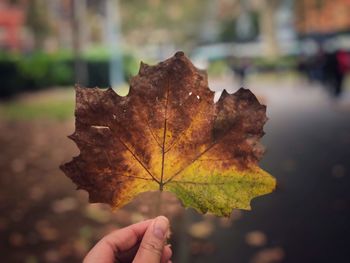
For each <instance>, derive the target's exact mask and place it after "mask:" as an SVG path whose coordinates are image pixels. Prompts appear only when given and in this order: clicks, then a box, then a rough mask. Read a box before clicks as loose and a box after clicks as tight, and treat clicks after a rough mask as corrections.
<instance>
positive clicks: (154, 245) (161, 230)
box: [133, 216, 169, 263]
mask: <svg viewBox="0 0 350 263" xmlns="http://www.w3.org/2000/svg"><path fill="white" fill-rule="evenodd" d="M168 230H169V220H168V219H167V218H166V217H165V216H158V217H157V218H155V219H154V220H153V222H152V224H150V225H149V227H148V228H147V230H146V233H145V235H144V236H143V239H142V241H141V244H140V248H139V250H138V251H137V254H136V256H135V258H134V261H133V262H134V263H144V262H147V263H159V262H160V259H161V257H162V253H163V249H164V245H165V240H166V236H167V232H168Z"/></svg>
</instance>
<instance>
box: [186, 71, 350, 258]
mask: <svg viewBox="0 0 350 263" xmlns="http://www.w3.org/2000/svg"><path fill="white" fill-rule="evenodd" d="M212 84H213V85H215V82H214V83H212ZM218 86H222V83H220V84H219V85H218ZM248 86H249V88H251V89H252V90H253V91H254V93H255V94H256V95H257V97H258V98H259V100H260V101H261V102H263V103H264V104H266V105H267V109H268V117H269V121H268V123H267V125H266V126H265V131H266V135H265V137H264V139H263V143H264V145H265V146H266V147H267V152H266V154H265V156H264V158H263V160H262V162H261V166H262V168H264V169H265V170H267V171H269V172H270V173H271V174H272V175H274V176H275V177H276V178H277V180H278V189H277V190H276V192H275V193H273V194H271V195H267V196H264V197H260V198H257V199H255V200H254V201H253V205H252V207H253V209H252V211H248V212H237V211H236V212H234V214H233V217H232V218H231V220H227V221H223V220H218V219H215V218H209V219H207V221H209V222H210V223H211V224H213V223H214V225H215V231H212V232H211V234H210V235H209V237H205V238H203V239H200V238H199V239H198V237H197V238H195V237H193V238H192V239H191V241H192V243H196V242H197V243H198V244H197V245H196V246H195V249H193V251H192V256H191V259H190V261H189V262H222V263H224V262H233V263H247V262H248V263H249V262H251V263H268V262H286V263H287V262H288V263H304V262H305V263H312V262H315V263H316V262H317V263H322V262H324V263H329V262H335V263H338V262H348V260H349V255H348V248H349V247H350V224H349V222H350V191H349V189H350V92H349V91H347V92H345V93H344V94H343V97H341V98H338V99H334V98H332V97H330V96H329V95H328V94H327V93H326V92H325V90H323V89H322V88H321V87H318V86H310V85H309V84H307V83H306V82H302V81H301V80H298V79H293V78H290V79H288V78H274V79H269V80H263V81H260V80H258V79H252V80H249V81H248ZM189 213H190V215H189V217H190V218H191V219H192V220H200V217H198V216H197V215H196V214H195V213H191V212H189ZM192 236H193V235H192ZM208 244H209V245H208ZM198 247H199V249H198ZM198 251H200V252H198Z"/></svg>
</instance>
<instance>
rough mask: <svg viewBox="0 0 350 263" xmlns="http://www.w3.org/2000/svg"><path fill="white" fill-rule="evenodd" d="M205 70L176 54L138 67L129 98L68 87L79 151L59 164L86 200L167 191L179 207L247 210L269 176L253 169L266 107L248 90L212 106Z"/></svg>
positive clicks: (268, 186)
mask: <svg viewBox="0 0 350 263" xmlns="http://www.w3.org/2000/svg"><path fill="white" fill-rule="evenodd" d="M213 97H214V93H213V92H212V91H210V90H209V88H208V83H207V77H206V74H205V73H203V72H201V71H200V70H198V69H196V68H195V67H194V66H193V65H192V63H191V62H190V61H189V60H188V58H186V56H185V55H184V54H183V53H182V52H178V53H176V54H175V56H174V57H172V58H170V59H168V60H166V61H164V62H161V63H159V64H158V65H155V66H148V65H146V64H143V63H141V67H140V71H139V74H138V75H137V76H136V77H134V78H133V79H132V80H131V86H130V92H129V94H128V96H126V97H121V96H119V95H117V94H116V93H115V92H114V91H113V90H112V89H108V90H106V91H103V90H100V89H98V88H94V89H87V88H79V87H77V88H76V111H75V116H76V130H75V132H74V133H73V135H71V136H70V138H71V139H73V140H74V141H75V143H76V144H77V146H78V147H79V149H80V155H79V156H77V157H74V158H73V160H72V161H71V162H69V163H67V164H65V165H63V166H62V167H61V168H62V170H63V171H64V172H65V173H66V175H67V176H68V177H70V178H71V179H72V180H73V181H74V183H76V184H77V185H78V189H84V190H86V191H88V193H89V198H90V202H103V203H108V204H110V205H111V206H112V207H114V208H117V207H121V206H123V205H124V204H126V203H127V202H129V201H131V200H132V199H133V198H134V197H135V196H136V195H138V194H140V193H141V192H145V191H153V190H160V191H163V190H164V191H169V192H172V193H174V194H175V195H176V196H177V197H178V198H179V199H180V200H181V201H182V203H183V204H184V205H185V206H189V207H194V208H195V209H197V210H200V211H201V212H203V213H205V212H207V211H209V212H212V213H214V214H217V215H226V216H227V215H229V214H230V213H231V211H232V209H233V208H241V209H250V201H251V199H252V198H254V197H256V196H259V195H263V194H266V193H269V192H271V191H272V190H273V189H274V187H275V180H274V179H273V177H271V176H270V175H269V174H268V173H267V172H265V171H264V170H262V169H261V168H259V167H258V161H259V159H260V158H261V156H262V154H263V148H262V146H261V145H260V143H259V139H260V137H262V136H263V134H264V132H263V125H264V123H265V122H266V120H267V118H266V113H265V112H266V107H265V106H263V105H260V103H259V102H258V100H257V99H256V97H255V96H254V95H253V94H252V93H251V92H250V91H249V90H246V89H240V90H239V91H237V92H236V93H235V94H232V95H229V94H228V93H227V92H225V91H224V92H223V94H222V95H221V98H220V100H219V101H218V102H217V103H214V101H213Z"/></svg>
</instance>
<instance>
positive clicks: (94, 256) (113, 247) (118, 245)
mask: <svg viewBox="0 0 350 263" xmlns="http://www.w3.org/2000/svg"><path fill="white" fill-rule="evenodd" d="M151 222H152V220H151V219H150V220H146V221H142V222H140V223H137V224H133V225H130V226H128V227H125V228H122V229H119V230H116V231H113V232H112V233H110V234H108V235H107V236H105V237H103V238H102V239H101V240H100V241H99V242H98V243H97V244H96V245H95V246H94V247H93V248H92V249H91V250H90V252H89V253H88V254H87V256H86V257H85V259H84V263H90V262H106V263H113V262H114V259H115V256H116V255H117V253H118V252H121V251H126V250H129V249H131V248H132V247H133V246H134V245H135V244H136V243H138V242H139V241H140V240H141V239H142V237H143V235H144V233H145V231H146V229H147V227H148V226H149V224H150V223H151Z"/></svg>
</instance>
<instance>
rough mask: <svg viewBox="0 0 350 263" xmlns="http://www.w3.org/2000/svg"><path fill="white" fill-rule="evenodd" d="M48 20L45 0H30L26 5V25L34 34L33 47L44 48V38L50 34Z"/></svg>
mask: <svg viewBox="0 0 350 263" xmlns="http://www.w3.org/2000/svg"><path fill="white" fill-rule="evenodd" d="M50 22H51V20H50V19H49V17H48V12H47V2H46V1H45V0H32V1H30V3H28V5H27V25H28V27H29V29H30V30H31V32H32V33H33V36H34V48H35V49H36V50H42V49H44V44H45V38H46V37H47V36H48V35H49V34H50V31H51V30H50Z"/></svg>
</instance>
